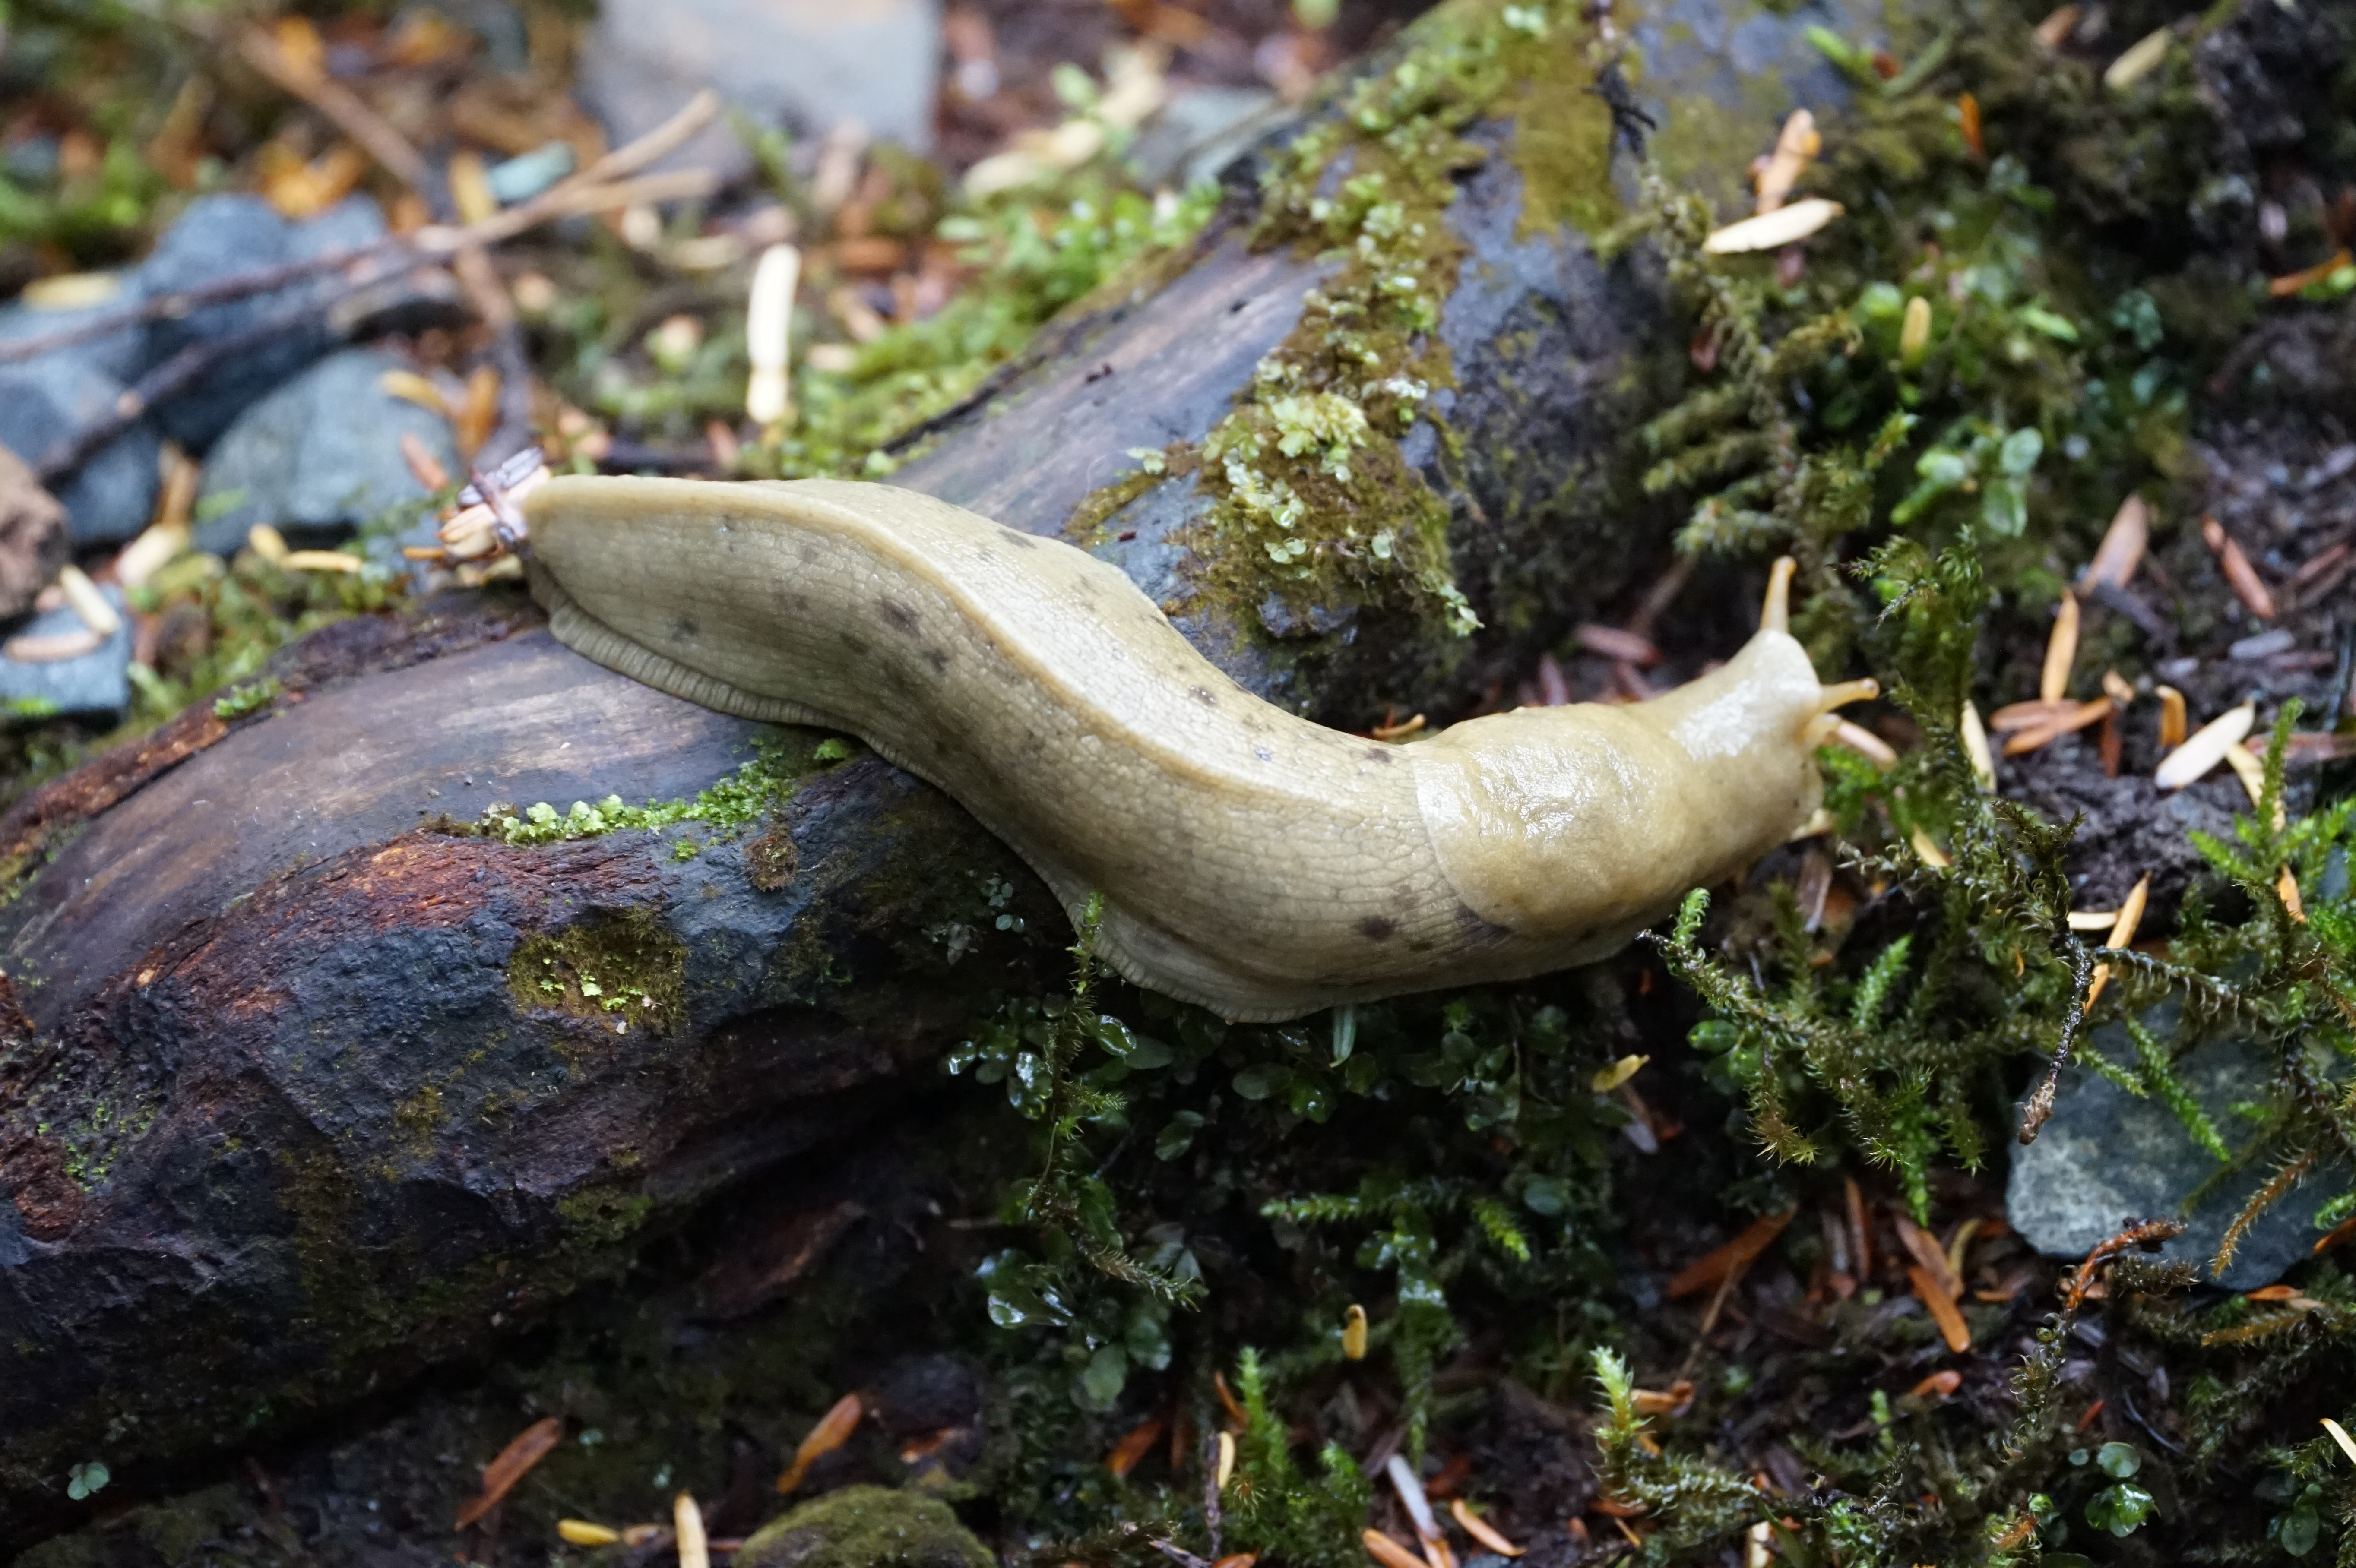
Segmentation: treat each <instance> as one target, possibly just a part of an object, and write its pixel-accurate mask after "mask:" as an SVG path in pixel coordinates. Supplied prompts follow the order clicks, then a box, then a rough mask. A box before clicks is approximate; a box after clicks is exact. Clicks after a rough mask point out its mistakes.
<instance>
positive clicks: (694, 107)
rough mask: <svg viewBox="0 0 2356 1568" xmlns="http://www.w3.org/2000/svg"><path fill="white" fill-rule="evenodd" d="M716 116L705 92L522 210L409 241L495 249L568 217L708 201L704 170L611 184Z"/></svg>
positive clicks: (431, 246)
mask: <svg viewBox="0 0 2356 1568" xmlns="http://www.w3.org/2000/svg"><path fill="white" fill-rule="evenodd" d="M719 112H720V96H719V94H717V93H715V92H712V91H710V90H708V89H707V90H706V91H702V92H699V93H697V94H696V95H695V96H694V97H693V98H691V99H689V100H688V101H687V104H686V106H685V107H684V108H682V109H680V112H678V113H676V114H674V115H672V116H671V117H670V118H669V119H668V120H666V121H664V122H663V123H661V124H659V125H658V126H656V127H655V128H654V129H653V130H651V131H649V132H648V133H646V134H645V135H643V136H641V137H639V138H638V139H637V141H635V142H632V143H631V144H629V145H627V146H626V147H619V148H616V149H615V150H614V151H613V152H610V153H608V154H606V155H605V156H604V157H602V158H600V159H598V160H597V161H596V162H595V163H594V164H592V165H589V166H588V167H587V168H585V169H583V170H582V171H581V172H580V173H579V174H577V175H574V176H572V177H571V178H570V179H564V180H560V181H558V182H557V183H556V184H554V185H552V186H551V187H548V188H547V189H546V190H544V191H542V192H541V193H540V194H539V195H538V196H536V197H532V198H531V199H530V201H527V202H525V203H524V204H523V205H521V206H520V207H511V208H508V209H507V210H506V211H504V212H499V213H494V214H493V215H492V216H490V217H489V218H486V219H483V220H482V221H481V222H480V223H470V224H467V225H466V226H465V227H464V228H462V229H454V228H451V227H449V226H447V225H441V224H435V225H429V226H428V227H426V228H423V229H419V230H418V231H417V233H416V234H415V236H414V237H413V238H414V239H415V240H416V241H417V243H418V245H419V246H420V248H422V249H424V250H427V251H442V252H444V253H445V254H446V253H449V252H452V251H459V250H462V249H464V248H465V247H466V246H468V245H496V244H498V242H499V241H500V240H506V239H509V238H510V237H511V236H514V235H517V234H520V233H522V232H523V231H524V230H525V229H530V228H534V227H536V226H537V225H539V224H542V223H545V222H547V221H549V220H550V219H554V218H566V217H572V216H573V215H575V214H577V213H581V212H592V211H596V210H598V209H599V208H607V207H613V206H617V205H618V206H628V205H631V204H633V203H636V202H646V201H668V200H677V199H680V198H683V197H693V196H705V195H709V194H710V193H711V191H712V187H714V186H715V185H716V184H717V183H718V181H717V180H716V179H715V178H714V177H713V176H712V173H711V171H709V170H706V169H681V170H679V171H677V172H675V173H672V174H667V175H652V176H648V177H647V178H646V179H643V180H639V181H637V182H634V183H633V184H632V185H626V186H618V187H617V186H615V184H614V182H616V181H617V180H621V179H624V178H626V176H631V175H635V174H637V172H638V171H639V170H640V169H643V168H645V167H646V166H647V165H648V164H651V163H653V162H654V161H655V160H656V159H657V158H659V157H661V156H663V155H665V154H667V153H670V152H674V151H676V150H677V149H679V148H680V147H681V146H683V145H685V144H686V143H687V141H688V139H689V138H690V137H691V136H693V135H694V134H695V133H697V132H699V131H701V130H702V129H703V127H704V126H705V125H706V124H708V123H711V120H712V116H713V115H715V114H717V113H719ZM607 187H611V188H610V189H609V188H607ZM593 192H594V193H596V195H595V199H594V202H593V203H591V204H590V205H583V203H584V199H586V198H589V197H591V195H592V193H593ZM616 195H621V196H623V197H624V199H622V200H621V201H619V202H616V201H615V200H614V199H613V197H615V196H616Z"/></svg>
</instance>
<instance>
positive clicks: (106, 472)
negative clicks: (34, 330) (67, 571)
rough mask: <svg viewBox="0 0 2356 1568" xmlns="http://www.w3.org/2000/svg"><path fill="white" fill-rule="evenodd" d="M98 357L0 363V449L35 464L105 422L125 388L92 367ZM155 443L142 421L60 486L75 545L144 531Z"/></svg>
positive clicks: (76, 353) (62, 355)
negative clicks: (53, 449) (58, 446)
mask: <svg viewBox="0 0 2356 1568" xmlns="http://www.w3.org/2000/svg"><path fill="white" fill-rule="evenodd" d="M102 358H103V356H102V355H101V356H93V355H86V354H84V353H82V352H81V351H80V348H68V349H62V350H60V351H59V352H58V353H55V354H47V355H43V356H42V357H40V358H38V359H28V360H26V361H25V362H24V363H22V364H18V365H0V446H5V447H6V448H7V449H8V450H9V451H11V452H13V453H16V455H17V456H19V457H21V458H23V459H24V460H25V461H26V462H27V464H35V465H37V464H39V463H40V461H41V459H42V457H43V456H44V455H46V454H47V453H48V451H49V450H50V448H51V447H53V446H55V445H56V444H57V443H59V442H60V441H62V440H64V439H65V438H66V437H67V436H69V435H70V434H72V433H73V432H75V431H77V430H79V429H80V428H81V427H82V426H84V425H86V424H89V423H90V422H91V421H94V420H98V419H101V418H103V417H104V416H105V415H106V414H107V413H108V412H109V411H111V410H112V408H113V407H114V400H115V399H116V398H117V397H118V396H120V395H121V393H122V391H123V383H122V382H121V381H119V380H117V379H115V378H113V377H112V376H110V375H108V374H107V372H106V371H105V369H104V368H102V365H101V364H100V363H98V362H97V361H98V360H100V359H102ZM161 445H162V442H161V439H160V438H159V437H158V436H157V434H156V432H155V426H154V424H152V423H151V422H149V421H146V420H142V421H139V422H138V423H137V424H134V425H133V426H132V427H131V428H130V429H129V430H127V431H125V432H123V433H122V434H121V435H119V436H117V437H115V439H114V440H113V441H112V442H110V443H107V444H106V445H105V446H103V447H101V448H100V449H99V451H98V453H97V454H96V455H95V456H93V457H91V459H90V461H88V462H87V463H85V464H82V465H81V467H80V469H79V470H77V471H76V472H75V473H73V474H72V475H69V476H68V477H67V478H66V479H65V480H63V481H61V482H60V483H59V484H58V485H57V486H56V494H57V497H58V499H59V501H61V502H63V503H64V504H65V508H66V516H67V519H68V520H67V531H68V535H69V537H70V539H72V540H73V542H74V543H76V544H113V543H117V542H119V541H121V540H123V539H129V538H131V537H132V536H133V535H134V534H136V533H137V532H138V531H139V530H140V529H142V528H145V527H146V526H147V519H148V517H149V515H150V514H151V513H152V512H153V511H154V510H155V486H156V457H157V454H158V452H159V450H160V448H161Z"/></svg>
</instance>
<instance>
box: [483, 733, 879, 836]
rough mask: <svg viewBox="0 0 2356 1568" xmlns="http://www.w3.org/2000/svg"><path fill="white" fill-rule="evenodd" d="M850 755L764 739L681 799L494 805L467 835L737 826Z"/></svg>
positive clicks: (825, 744) (830, 744)
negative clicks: (794, 749)
mask: <svg viewBox="0 0 2356 1568" xmlns="http://www.w3.org/2000/svg"><path fill="white" fill-rule="evenodd" d="M850 754H851V753H850V752H849V750H848V749H847V748H843V747H842V745H841V741H838V740H834V739H831V738H830V739H827V740H821V741H816V743H815V744H814V745H811V746H810V747H809V750H808V751H807V752H804V753H802V754H801V755H799V756H796V755H794V754H792V753H790V752H788V749H787V743H786V741H785V740H784V739H783V738H781V737H779V736H776V735H771V736H766V737H764V738H763V739H762V740H761V741H759V742H758V743H757V745H756V747H755V755H754V757H753V760H752V761H751V762H749V763H744V764H743V765H742V766H740V767H739V768H737V770H736V771H735V772H734V773H730V774H729V775H728V776H727V777H726V778H723V779H722V780H721V781H720V782H719V783H718V784H713V785H712V787H711V788H710V789H707V790H703V791H701V792H699V793H698V794H696V795H693V796H691V797H690V798H688V799H686V800H649V801H648V802H647V803H646V804H645V805H624V804H623V803H622V797H621V796H620V795H607V796H606V797H605V799H604V800H601V801H599V802H598V803H597V804H596V805H590V804H589V803H588V802H587V801H583V800H576V801H574V802H573V809H572V810H571V811H569V812H562V813H560V812H559V811H558V810H557V809H556V807H555V806H553V805H550V804H549V803H548V802H546V801H544V800H543V801H541V802H540V803H538V804H537V805H530V806H528V807H526V808H525V809H524V810H523V811H522V812H521V813H520V814H519V813H518V812H517V810H516V808H515V807H514V806H512V805H494V806H492V807H491V808H490V809H489V810H487V811H486V812H484V813H483V819H482V820H481V821H480V822H478V823H477V824H475V825H474V826H473V827H471V828H470V829H466V831H471V832H474V833H479V834H483V835H485V836H487V837H493V838H499V839H503V840H505V841H506V842H508V843H509V844H559V843H563V842H566V841H568V840H571V839H574V838H595V837H601V836H603V835H605V834H607V833H617V832H620V831H621V830H623V829H624V828H630V827H639V828H651V829H653V830H655V831H657V832H659V831H661V830H662V829H663V828H666V827H677V826H678V825H680V824H681V823H686V822H701V823H702V824H703V825H704V826H705V827H719V828H734V827H744V825H745V824H746V823H748V822H751V821H753V820H754V819H755V818H756V817H759V816H765V815H766V814H768V813H769V812H771V811H774V810H775V809H776V807H778V806H779V805H783V804H785V802H786V801H787V800H788V799H790V798H791V797H792V795H793V793H794V788H795V786H796V784H798V783H799V781H800V778H801V775H802V774H803V773H806V772H808V771H809V767H810V765H813V764H819V763H829V762H833V761H836V760H838V759H840V758H841V757H846V756H849V755H850ZM437 826H442V825H439V824H437Z"/></svg>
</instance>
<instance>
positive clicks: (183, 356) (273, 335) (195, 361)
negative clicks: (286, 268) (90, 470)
mask: <svg viewBox="0 0 2356 1568" xmlns="http://www.w3.org/2000/svg"><path fill="white" fill-rule="evenodd" d="M367 286H368V285H366V284H364V283H344V284H343V285H342V286H340V287H338V288H336V289H332V290H330V291H328V292H327V293H324V294H322V295H320V296H319V297H317V298H316V299H312V300H308V301H306V302H305V303H304V304H302V305H301V306H299V307H297V308H296V309H294V310H288V311H281V312H279V313H278V314H277V315H273V316H272V317H270V318H269V319H268V320H266V321H262V322H259V323H257V324H256V325H252V326H249V327H247V328H246V329H245V330H244V331H242V332H233V333H230V335H229V336H226V337H215V338H210V339H208V340H206V341H204V342H201V343H192V344H190V345H188V347H186V348H183V349H181V350H180V351H179V352H178V353H177V354H175V355H173V356H172V357H170V358H169V359H166V360H165V361H164V363H162V364H161V365H158V366H157V367H155V369H153V370H150V371H148V372H147V374H146V375H145V376H142V377H141V378H140V379H139V380H138V382H137V384H136V385H134V386H133V387H131V388H129V389H126V390H124V391H123V393H122V394H121V395H120V396H118V397H117V398H116V399H115V400H114V406H113V407H112V408H111V409H109V410H107V411H106V412H105V413H104V414H102V416H100V417H99V418H97V419H95V420H92V421H91V422H90V423H88V424H86V425H84V426H82V427H81V428H80V430H77V431H75V432H72V433H70V434H69V435H64V436H60V437H59V439H58V441H57V442H56V443H55V444H53V445H52V446H51V447H50V448H49V450H48V451H47V452H45V453H42V454H41V460H40V462H38V463H37V464H35V465H34V472H35V473H37V474H38V475H40V479H41V483H42V484H43V485H51V486H54V485H56V484H57V482H58V481H59V480H60V479H63V478H64V477H65V476H66V475H70V474H71V473H72V472H73V471H74V470H75V469H77V468H80V466H81V465H82V464H85V463H87V462H89V461H90V460H91V457H92V456H94V455H96V453H97V452H98V450H99V449H100V448H101V447H102V446H104V445H105V444H106V443H108V442H110V441H112V440H113V439H114V438H115V437H116V436H118V435H120V434H122V433H123V432H124V431H126V430H128V429H130V428H131V427H132V426H133V425H134V424H136V423H138V422H139V420H140V419H141V417H142V416H143V415H145V413H146V412H147V411H148V410H149V409H152V408H154V407H155V405H156V404H157V403H160V402H162V401H164V400H166V398H170V397H172V396H174V395H176V394H177V393H178V392H180V391H182V390H185V389H187V386H188V384H189V383H190V382H192V381H194V380H196V379H197V378H198V377H199V376H201V375H203V374H204V373H205V372H206V371H208V370H209V369H211V368H213V367H214V366H216V365H219V364H220V363H222V362H223V361H225V360H229V359H234V358H236V357H238V356H239V355H241V354H248V353H252V351H253V350H255V349H258V348H262V347H266V346H268V345H269V344H271V343H272V342H273V341H275V340H277V339H279V338H281V337H284V336H285V335H286V334H287V333H289V332H291V331H294V330H295V328H297V327H299V326H301V325H303V324H304V323H305V322H306V321H308V320H310V319H311V318H312V317H313V316H316V315H318V314H319V313H320V312H321V311H323V310H326V309H327V308H328V307H329V306H330V305H333V304H336V303H337V301H339V300H343V299H346V298H348V297H349V296H350V295H352V294H356V293H359V292H360V290H361V289H363V288H365V287H367Z"/></svg>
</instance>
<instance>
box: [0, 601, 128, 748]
mask: <svg viewBox="0 0 2356 1568" xmlns="http://www.w3.org/2000/svg"><path fill="white" fill-rule="evenodd" d="M100 592H102V593H104V594H105V595H106V597H107V598H108V599H109V600H110V601H112V603H113V604H114V607H115V608H116V609H117V610H121V609H122V608H123V594H122V592H121V591H120V590H118V589H114V588H103V589H101V590H100ZM83 629H84V627H83V625H82V620H81V617H80V615H77V614H75V613H74V612H73V610H72V609H71V608H70V607H64V606H61V607H59V608H58V609H55V610H51V611H48V612H47V613H43V614H38V615H36V616H34V617H33V618H32V620H31V621H30V622H28V623H27V624H25V625H24V626H23V627H21V628H19V629H18V632H17V635H20V636H28V637H52V636H63V635H70V634H72V633H75V632H79V631H81V630H83ZM130 707H131V621H130V617H129V616H128V615H125V616H124V617H123V624H122V625H121V626H119V627H117V628H116V630H115V633H114V635H112V637H109V638H108V639H107V640H106V641H105V642H103V643H102V644H100V645H98V647H97V648H96V649H95V650H94V651H92V652H91V653H87V654H84V655H82V656H81V657H80V658H74V659H55V660H52V661H50V662H49V663H47V664H25V663H21V662H19V661H18V660H16V659H12V658H0V710H5V712H7V713H9V714H11V715H14V716H20V717H32V716H37V715H46V714H52V713H70V714H75V715H79V716H81V717H86V718H95V719H113V718H119V717H121V716H122V715H123V713H124V712H125V711H127V710H128V709H129V708H130Z"/></svg>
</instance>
